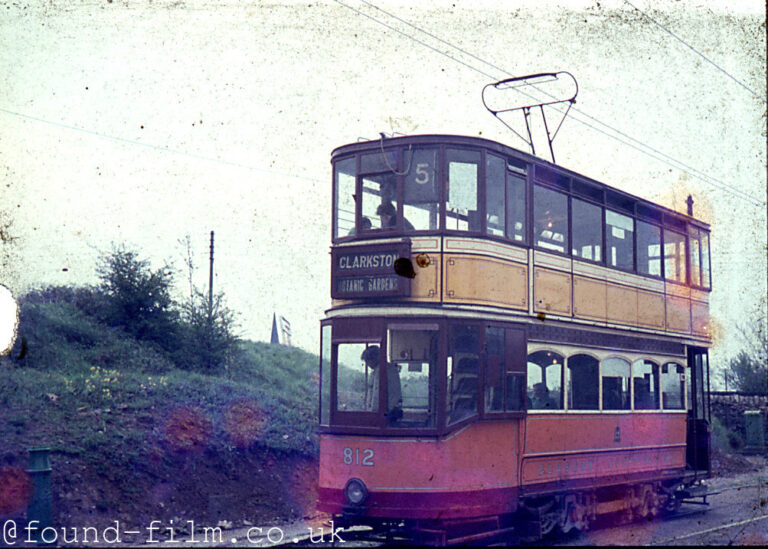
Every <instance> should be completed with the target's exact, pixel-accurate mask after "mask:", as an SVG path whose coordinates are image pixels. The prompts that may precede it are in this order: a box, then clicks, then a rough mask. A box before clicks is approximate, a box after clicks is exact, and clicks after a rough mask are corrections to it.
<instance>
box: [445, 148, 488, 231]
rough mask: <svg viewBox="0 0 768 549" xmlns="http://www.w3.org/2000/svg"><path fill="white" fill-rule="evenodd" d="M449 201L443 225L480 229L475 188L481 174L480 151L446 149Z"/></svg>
mask: <svg viewBox="0 0 768 549" xmlns="http://www.w3.org/2000/svg"><path fill="white" fill-rule="evenodd" d="M446 155H447V160H448V203H447V204H446V212H445V228H446V229H449V230H459V231H479V230H480V216H479V211H478V208H479V206H478V200H477V195H478V192H477V189H478V178H479V174H480V153H479V152H476V151H464V150H458V149H448V151H446Z"/></svg>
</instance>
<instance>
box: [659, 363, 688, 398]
mask: <svg viewBox="0 0 768 549" xmlns="http://www.w3.org/2000/svg"><path fill="white" fill-rule="evenodd" d="M684 390H685V368H683V367H682V366H680V365H679V364H677V363H675V362H667V363H666V364H664V365H663V366H662V367H661V404H662V406H663V408H664V409H665V410H682V409H683V391H684Z"/></svg>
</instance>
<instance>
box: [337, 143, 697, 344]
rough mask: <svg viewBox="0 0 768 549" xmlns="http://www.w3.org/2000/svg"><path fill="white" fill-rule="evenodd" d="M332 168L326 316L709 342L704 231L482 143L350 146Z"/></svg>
mask: <svg viewBox="0 0 768 549" xmlns="http://www.w3.org/2000/svg"><path fill="white" fill-rule="evenodd" d="M332 163H333V173H334V178H333V181H334V183H333V184H334V191H333V234H332V236H333V243H334V245H333V249H332V280H331V285H332V286H331V297H332V298H333V308H332V310H331V311H330V312H329V316H335V315H336V314H340V313H342V310H346V311H348V312H351V311H352V310H353V309H355V308H358V309H359V308H360V307H361V306H362V307H366V306H371V305H373V304H374V302H375V305H376V306H382V305H393V304H398V306H399V307H402V306H405V305H410V306H414V307H424V306H430V305H431V306H435V305H439V306H441V308H442V309H444V310H446V309H456V310H461V309H466V310H473V311H475V312H478V311H482V312H484V313H487V314H501V315H505V316H509V315H512V316H515V317H521V318H525V317H528V318H529V319H530V320H533V318H538V319H541V318H547V319H551V320H561V321H568V322H570V323H576V324H584V325H587V326H589V325H591V326H603V327H607V328H617V329H630V330H633V331H644V332H648V333H654V334H658V335H667V336H675V337H676V338H681V337H682V339H684V340H687V341H689V342H690V343H692V344H704V345H707V343H708V342H709V340H710V336H711V328H710V322H709V307H708V302H709V292H710V289H711V268H710V253H709V248H710V247H709V226H708V225H707V224H706V223H703V222H701V221H699V220H696V219H694V218H693V217H691V216H688V215H684V214H681V213H678V212H675V211H672V210H670V209H667V208H664V207H662V206H659V205H657V204H653V203H651V202H649V201H646V200H643V199H641V198H638V197H635V196H632V195H630V194H628V193H624V192H621V191H619V190H616V189H613V188H611V187H609V186H607V185H605V184H603V183H600V182H598V181H595V180H592V179H589V178H587V177H584V176H582V175H580V174H578V173H575V172H573V171H569V170H566V169H564V168H561V167H559V166H556V165H554V164H552V163H549V162H546V161H544V160H541V159H539V158H536V157H534V156H532V155H529V154H526V153H523V152H520V151H518V150H515V149H512V148H510V147H507V146H505V145H502V144H499V143H496V142H493V141H490V140H486V139H481V138H474V137H461V136H448V135H418V136H405V137H396V138H389V139H382V140H374V141H367V142H359V143H354V144H350V145H345V146H342V147H340V148H337V149H336V150H334V152H333V155H332ZM402 257H405V258H410V259H411V262H412V265H413V273H415V276H413V277H408V276H402V275H403V274H408V273H402V272H401V274H395V270H394V268H393V265H394V262H395V260H396V259H398V258H402ZM413 273H412V274H413Z"/></svg>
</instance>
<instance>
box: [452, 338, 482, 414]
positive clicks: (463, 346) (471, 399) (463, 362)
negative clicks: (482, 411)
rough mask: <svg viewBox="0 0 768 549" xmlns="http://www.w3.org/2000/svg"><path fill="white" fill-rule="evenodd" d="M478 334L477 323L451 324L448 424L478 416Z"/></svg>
mask: <svg viewBox="0 0 768 549" xmlns="http://www.w3.org/2000/svg"><path fill="white" fill-rule="evenodd" d="M478 336H479V329H478V327H477V326H451V328H450V331H449V339H448V364H447V368H448V377H447V379H446V393H447V395H448V400H447V410H446V412H447V414H446V415H447V417H448V420H447V422H448V423H449V424H451V423H456V422H457V421H461V420H462V419H466V418H468V417H471V416H474V415H477V395H478V373H479V354H478V351H479V349H478Z"/></svg>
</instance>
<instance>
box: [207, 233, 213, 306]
mask: <svg viewBox="0 0 768 549" xmlns="http://www.w3.org/2000/svg"><path fill="white" fill-rule="evenodd" d="M209 264H210V268H209V270H208V317H209V320H210V317H211V315H212V314H213V231H211V259H210V262H209Z"/></svg>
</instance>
